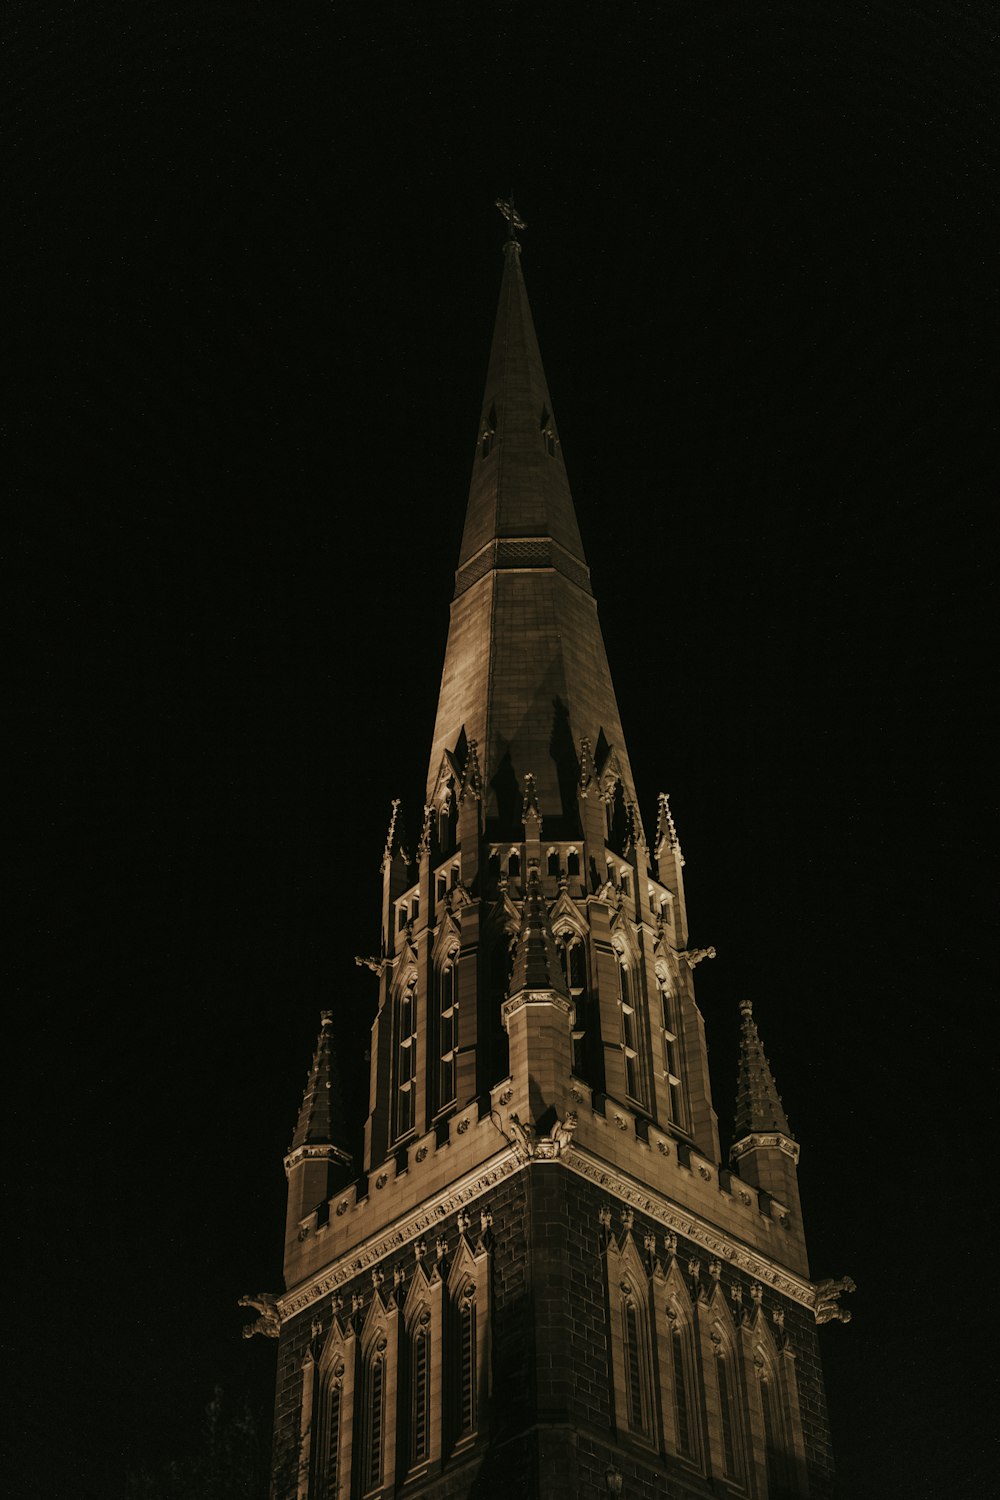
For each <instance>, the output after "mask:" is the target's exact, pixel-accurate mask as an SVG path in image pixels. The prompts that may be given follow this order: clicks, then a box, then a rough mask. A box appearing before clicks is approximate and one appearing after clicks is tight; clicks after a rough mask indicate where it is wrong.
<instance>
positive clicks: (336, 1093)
mask: <svg viewBox="0 0 1000 1500" xmlns="http://www.w3.org/2000/svg"><path fill="white" fill-rule="evenodd" d="M346 1139H347V1131H346V1128H345V1124H344V1113H343V1102H342V1100H341V1097H340V1087H339V1079H338V1077H337V1065H336V1061H335V1059H334V1055H333V1011H332V1010H324V1011H322V1012H321V1024H320V1032H319V1039H318V1041H317V1043H316V1051H315V1052H314V1054H313V1060H312V1067H311V1068H310V1069H309V1077H308V1078H307V1079H306V1091H305V1094H304V1095H303V1098H302V1108H301V1109H300V1110H299V1118H298V1122H297V1124H296V1126H295V1134H294V1135H293V1136H292V1144H291V1147H290V1149H289V1152H288V1155H287V1156H286V1157H285V1176H286V1177H287V1178H288V1211H287V1214H286V1217H285V1257H286V1262H287V1258H288V1255H289V1253H290V1252H291V1251H293V1249H294V1247H295V1246H296V1245H297V1244H298V1243H300V1240H301V1237H302V1235H303V1233H305V1232H307V1231H308V1228H309V1226H310V1224H311V1225H313V1226H315V1224H316V1223H318V1222H319V1216H320V1215H322V1214H324V1213H327V1212H328V1211H329V1209H328V1205H329V1200H330V1196H331V1194H332V1193H334V1192H335V1191H336V1190H337V1189H338V1188H339V1187H340V1186H342V1185H343V1183H345V1182H347V1181H349V1180H350V1178H351V1175H352V1173H353V1170H354V1164H353V1161H352V1159H351V1155H350V1153H349V1152H348V1151H347V1150H346V1148H345V1146H344V1144H343V1143H344V1141H346Z"/></svg>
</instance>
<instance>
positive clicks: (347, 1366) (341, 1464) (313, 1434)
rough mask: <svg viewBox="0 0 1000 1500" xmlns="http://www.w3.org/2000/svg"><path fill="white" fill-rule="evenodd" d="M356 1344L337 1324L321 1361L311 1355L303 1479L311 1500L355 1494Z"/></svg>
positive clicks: (306, 1383)
mask: <svg viewBox="0 0 1000 1500" xmlns="http://www.w3.org/2000/svg"><path fill="white" fill-rule="evenodd" d="M354 1370H355V1340H354V1333H353V1330H352V1329H350V1328H348V1329H347V1331H346V1333H345V1331H344V1330H343V1329H342V1328H341V1326H340V1324H339V1322H338V1321H337V1319H336V1318H335V1319H334V1323H333V1327H332V1328H331V1330H330V1334H329V1337H328V1339H327V1343H326V1347H325V1349H324V1350H323V1353H322V1355H321V1356H320V1357H319V1359H318V1361H317V1360H316V1359H315V1358H313V1356H312V1354H310V1355H307V1358H306V1362H305V1364H304V1366H303V1373H302V1382H303V1384H302V1419H303V1426H302V1433H301V1456H302V1470H301V1473H302V1478H303V1479H305V1478H306V1475H308V1491H306V1490H305V1489H302V1490H300V1495H301V1496H303V1497H304V1496H305V1494H306V1493H308V1495H309V1497H310V1500H319V1497H320V1496H321V1497H322V1500H342V1497H343V1496H345V1495H346V1494H347V1491H348V1489H349V1488H350V1474H351V1464H352V1432H351V1428H352V1412H353V1401H354Z"/></svg>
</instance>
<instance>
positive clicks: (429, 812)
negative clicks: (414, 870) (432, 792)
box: [417, 802, 434, 855]
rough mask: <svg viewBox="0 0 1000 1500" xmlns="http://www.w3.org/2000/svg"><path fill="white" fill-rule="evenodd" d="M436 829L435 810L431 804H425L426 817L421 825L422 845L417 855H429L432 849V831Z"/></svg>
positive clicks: (418, 847)
mask: <svg viewBox="0 0 1000 1500" xmlns="http://www.w3.org/2000/svg"><path fill="white" fill-rule="evenodd" d="M433 827H434V808H433V807H432V806H431V804H430V803H428V802H425V803H424V816H423V821H422V823H421V824H420V843H419V844H418V845H417V854H418V855H424V854H427V853H428V852H429V850H430V847H431V831H432V829H433Z"/></svg>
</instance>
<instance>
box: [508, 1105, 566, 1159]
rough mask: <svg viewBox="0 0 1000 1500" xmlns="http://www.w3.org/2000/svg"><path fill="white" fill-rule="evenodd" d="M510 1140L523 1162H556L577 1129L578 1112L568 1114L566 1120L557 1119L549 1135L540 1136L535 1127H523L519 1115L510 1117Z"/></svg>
mask: <svg viewBox="0 0 1000 1500" xmlns="http://www.w3.org/2000/svg"><path fill="white" fill-rule="evenodd" d="M509 1118H510V1140H511V1142H512V1143H513V1145H514V1146H515V1147H516V1149H517V1151H518V1153H519V1154H520V1155H521V1156H522V1159H523V1160H527V1161H531V1160H532V1159H533V1158H537V1159H538V1160H540V1161H554V1160H555V1159H556V1157H559V1156H561V1155H562V1153H563V1152H564V1151H565V1149H566V1147H567V1146H568V1145H569V1143H570V1141H571V1140H572V1139H573V1132H574V1130H575V1129H576V1110H575V1109H571V1110H569V1111H568V1112H567V1115H566V1118H565V1120H559V1119H557V1120H556V1121H555V1123H554V1124H553V1126H552V1129H551V1130H550V1131H549V1133H548V1135H542V1136H540V1135H538V1134H537V1133H536V1131H535V1127H534V1126H533V1125H522V1124H521V1121H520V1120H519V1119H518V1117H517V1115H511V1116H510V1117H509Z"/></svg>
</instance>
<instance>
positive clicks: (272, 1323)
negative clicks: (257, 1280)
mask: <svg viewBox="0 0 1000 1500" xmlns="http://www.w3.org/2000/svg"><path fill="white" fill-rule="evenodd" d="M238 1305H239V1306H240V1307H255V1308H256V1309H257V1311H258V1313H259V1314H260V1317H259V1318H256V1319H255V1320H254V1322H252V1323H248V1324H247V1326H246V1327H245V1328H244V1330H243V1337H244V1338H245V1339H252V1338H253V1336H254V1334H255V1333H262V1334H263V1335H264V1337H265V1338H266V1339H276V1338H277V1337H278V1335H279V1334H280V1333H281V1319H280V1317H279V1316H278V1299H277V1297H276V1296H275V1295H274V1293H273V1292H258V1293H257V1295H256V1297H241V1298H240V1300H239V1304H238Z"/></svg>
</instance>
